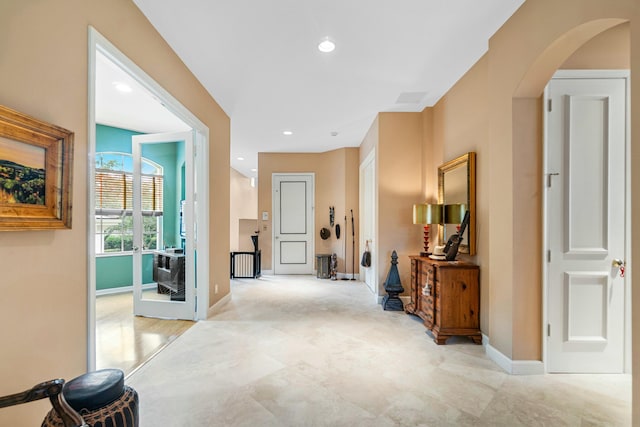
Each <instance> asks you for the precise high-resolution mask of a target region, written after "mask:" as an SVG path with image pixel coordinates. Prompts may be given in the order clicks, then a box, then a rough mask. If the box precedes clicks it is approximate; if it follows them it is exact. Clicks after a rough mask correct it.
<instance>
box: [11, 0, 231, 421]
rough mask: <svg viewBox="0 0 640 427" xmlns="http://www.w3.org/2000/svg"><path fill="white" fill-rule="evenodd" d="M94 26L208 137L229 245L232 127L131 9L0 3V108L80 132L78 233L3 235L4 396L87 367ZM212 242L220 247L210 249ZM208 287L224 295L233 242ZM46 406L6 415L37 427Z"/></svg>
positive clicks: (126, 4)
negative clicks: (89, 108) (89, 102)
mask: <svg viewBox="0 0 640 427" xmlns="http://www.w3.org/2000/svg"><path fill="white" fill-rule="evenodd" d="M89 25H93V26H94V27H95V28H96V29H97V30H98V31H99V32H100V33H101V34H102V35H104V36H105V37H106V38H107V39H109V40H110V41H111V42H112V43H113V44H114V45H115V46H116V47H117V48H119V49H120V50H121V51H122V52H123V53H124V54H125V55H127V56H128V57H129V58H130V59H132V60H133V61H134V62H135V63H136V64H137V65H138V66H140V67H141V68H142V69H143V70H144V71H145V72H147V73H148V74H149V75H150V76H151V77H152V78H154V79H155V80H156V81H157V82H158V83H160V84H161V85H162V86H163V87H164V88H165V89H167V90H168V91H169V92H170V93H171V94H172V95H173V96H174V97H176V98H177V99H178V100H179V101H180V102H181V103H182V104H183V105H184V106H185V107H187V108H188V109H189V110H191V111H192V112H193V113H194V114H195V115H196V116H198V117H199V119H200V120H202V121H203V122H204V123H205V124H206V125H207V126H208V127H209V130H210V165H211V168H210V176H211V182H210V185H211V188H210V190H211V237H212V238H213V237H217V236H228V235H229V230H228V227H229V206H228V204H229V203H228V200H229V119H228V117H227V116H226V115H225V114H224V112H223V111H222V110H221V109H220V107H219V106H218V105H217V104H216V103H215V101H214V100H213V99H212V98H211V97H210V96H209V95H208V94H207V93H206V91H205V90H204V89H203V88H202V86H201V85H200V84H199V83H198V81H197V80H196V79H195V78H194V77H193V76H192V75H191V73H190V72H189V71H188V70H187V69H186V67H185V66H184V64H183V63H182V62H181V61H180V60H179V59H178V58H177V57H176V55H175V54H174V53H173V52H172V51H171V49H170V48H169V47H168V45H167V44H166V43H165V42H164V40H163V39H162V38H161V37H160V36H159V35H158V34H157V33H156V31H155V30H154V28H153V27H152V26H151V25H150V24H149V22H148V21H147V20H146V18H145V17H144V16H143V15H142V14H141V13H140V12H139V10H138V9H137V8H136V7H135V6H134V4H133V3H132V2H131V1H130V0H110V1H86V0H58V1H36V0H3V1H2V2H0V51H1V52H2V54H1V55H0V75H1V76H2V79H0V94H2V95H1V100H0V102H1V103H2V104H3V105H6V106H8V107H10V108H13V109H15V110H18V111H21V112H24V113H27V114H29V115H32V116H34V117H36V118H39V119H41V120H44V121H47V122H50V123H54V124H56V125H59V126H62V127H64V128H67V129H70V130H72V131H73V132H75V152H74V163H73V200H72V202H73V228H72V229H71V230H62V231H28V232H9V233H6V232H5V233H0V270H1V271H2V273H1V279H0V293H1V294H2V298H1V299H0V324H2V325H3V327H2V332H1V333H0V334H1V336H0V340H1V341H2V345H0V360H1V361H2V364H1V366H0V377H1V378H2V382H1V383H0V395H6V394H10V393H15V392H18V391H22V390H25V389H27V388H29V387H31V386H33V385H35V384H37V383H39V382H41V381H44V380H47V379H51V378H58V377H62V378H66V379H71V378H73V377H75V376H76V375H79V374H81V373H83V372H85V370H86V367H87V365H86V360H87V338H86V336H87V263H86V260H87V216H88V212H87V209H86V206H87V161H88V160H87V138H88V132H87V121H88V113H87V75H88V69H87V62H88V59H87V44H88V26H89ZM212 241H213V239H212ZM215 241H216V242H217V243H216V244H215V245H211V258H210V260H209V262H210V267H211V282H212V283H213V282H216V283H219V284H220V287H221V290H222V293H220V294H218V295H217V296H215V297H213V296H212V301H213V300H215V298H219V297H221V296H222V295H223V293H224V292H228V289H229V265H228V264H229V263H228V252H229V245H228V239H227V238H224V239H220V238H217V239H216V240H215ZM49 407H50V404H49V403H48V402H47V401H41V402H38V403H35V404H29V405H21V406H17V407H13V408H7V409H2V410H0V425H6V426H9V425H10V426H33V425H39V423H40V422H41V421H42V418H43V416H44V414H45V413H46V411H47V410H48V408H49Z"/></svg>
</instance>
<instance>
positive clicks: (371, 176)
mask: <svg viewBox="0 0 640 427" xmlns="http://www.w3.org/2000/svg"><path fill="white" fill-rule="evenodd" d="M375 163H376V162H375V152H372V153H371V154H370V155H369V156H367V158H366V159H365V160H364V161H363V162H362V165H361V166H360V248H362V251H364V248H365V247H366V245H367V243H368V245H369V251H370V252H371V267H363V266H360V277H361V278H363V279H364V283H365V284H366V285H367V287H368V288H369V289H370V290H371V292H372V293H373V294H374V296H375V297H376V298H377V297H378V280H377V274H378V273H377V262H376V258H375V256H376V252H377V251H376V227H375V224H376V190H375V185H376V182H375V181H376V177H375V173H376V171H375Z"/></svg>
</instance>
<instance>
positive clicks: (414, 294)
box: [405, 256, 482, 344]
mask: <svg viewBox="0 0 640 427" xmlns="http://www.w3.org/2000/svg"><path fill="white" fill-rule="evenodd" d="M409 258H410V259H411V303H409V304H407V305H406V306H405V311H406V312H407V313H411V314H415V315H417V316H419V317H420V318H421V319H422V320H423V321H424V325H425V327H426V328H427V329H429V330H430V331H431V333H432V334H433V336H434V341H435V342H436V343H437V344H445V343H446V341H447V339H448V338H449V337H451V336H457V335H459V336H467V337H469V338H471V339H472V340H473V342H475V343H476V344H481V343H482V334H481V332H480V285H479V283H478V279H479V271H480V270H479V268H478V266H477V265H475V264H471V263H468V262H464V261H438V260H433V259H430V258H428V257H420V256H411V257H409Z"/></svg>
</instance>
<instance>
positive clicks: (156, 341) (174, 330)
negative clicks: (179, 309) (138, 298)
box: [96, 292, 194, 375]
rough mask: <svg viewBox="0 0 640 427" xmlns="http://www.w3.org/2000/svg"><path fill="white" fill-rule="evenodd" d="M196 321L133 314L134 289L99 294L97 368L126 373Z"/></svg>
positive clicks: (97, 302) (97, 299)
mask: <svg viewBox="0 0 640 427" xmlns="http://www.w3.org/2000/svg"><path fill="white" fill-rule="evenodd" d="M193 324H194V322H190V321H187V320H165V319H154V318H150V317H140V316H134V315H133V295H132V293H131V292H128V293H122V294H115V295H102V296H99V297H97V298H96V369H104V368H119V369H122V370H123V371H124V373H125V375H128V374H130V373H131V372H133V371H134V370H135V369H136V368H137V367H139V366H140V365H142V364H143V363H144V362H145V361H146V360H148V359H149V358H151V357H152V356H153V355H154V354H156V353H157V352H158V351H159V350H161V349H162V348H164V347H165V346H166V345H167V344H169V343H170V342H171V341H173V340H174V339H176V338H177V337H179V336H180V335H181V334H182V333H184V332H185V331H186V330H187V329H189V328H190V327H191V326H192V325H193Z"/></svg>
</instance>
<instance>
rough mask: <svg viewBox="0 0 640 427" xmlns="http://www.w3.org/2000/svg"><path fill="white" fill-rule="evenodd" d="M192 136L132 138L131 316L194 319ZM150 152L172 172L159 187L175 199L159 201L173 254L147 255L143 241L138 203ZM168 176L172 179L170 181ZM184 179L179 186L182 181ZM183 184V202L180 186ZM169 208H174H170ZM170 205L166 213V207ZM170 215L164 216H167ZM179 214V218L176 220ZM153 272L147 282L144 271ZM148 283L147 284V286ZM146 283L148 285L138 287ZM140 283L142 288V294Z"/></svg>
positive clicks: (142, 209)
mask: <svg viewBox="0 0 640 427" xmlns="http://www.w3.org/2000/svg"><path fill="white" fill-rule="evenodd" d="M193 151H194V150H193V134H192V132H179V133H167V134H147V135H136V136H133V137H132V153H133V171H134V173H133V242H134V253H133V296H134V299H133V301H134V304H133V311H134V314H135V315H138V316H147V317H160V318H170V319H185V320H195V318H196V306H195V284H196V283H195V282H196V281H195V255H196V254H195V244H194V242H195V226H194V224H195V221H194V219H195V218H194V194H195V191H194V178H193V177H194V174H193ZM149 152H155V153H161V154H160V155H163V156H166V157H168V163H172V164H175V169H174V170H173V171H168V170H167V171H165V174H164V180H163V186H164V187H165V190H166V189H167V187H168V186H174V187H177V188H176V197H174V198H173V199H171V198H168V197H164V195H165V194H166V192H167V191H163V198H164V209H165V213H164V214H163V215H162V217H161V221H163V223H164V226H162V227H161V229H162V230H163V232H166V231H167V229H168V228H169V227H171V229H172V230H174V235H175V241H176V242H178V241H179V242H180V243H179V244H172V246H175V247H176V248H177V250H175V249H174V250H162V249H164V247H163V246H164V245H162V244H160V245H158V250H155V251H152V252H150V251H146V250H145V245H144V242H143V237H144V234H145V233H144V230H145V229H144V226H143V218H144V217H145V209H147V208H146V207H145V206H144V204H143V200H142V194H143V191H142V187H143V185H148V184H146V183H145V182H143V176H144V172H145V171H143V169H142V157H145V158H147V157H151V156H150V155H148V154H147V153H149ZM171 177H173V179H171ZM183 179H184V181H183V182H182V180H183ZM182 186H184V203H182V201H181V200H180V199H182V191H181V188H182ZM171 205H173V206H171ZM170 207H171V209H169V208H170ZM169 211H171V212H174V213H175V214H174V215H169V214H168V212H169ZM180 216H182V218H183V219H182V220H181V219H180ZM150 269H151V270H152V279H151V278H149V277H150V274H149V270H150ZM150 280H152V281H151V282H149V281H150ZM143 282H147V283H143ZM143 285H147V286H144V288H145V289H144V290H143Z"/></svg>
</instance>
